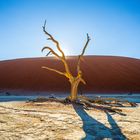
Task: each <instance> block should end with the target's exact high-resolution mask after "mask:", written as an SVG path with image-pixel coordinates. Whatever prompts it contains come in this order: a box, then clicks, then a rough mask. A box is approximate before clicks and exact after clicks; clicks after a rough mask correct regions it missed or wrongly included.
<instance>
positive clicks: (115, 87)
mask: <svg viewBox="0 0 140 140" xmlns="http://www.w3.org/2000/svg"><path fill="white" fill-rule="evenodd" d="M67 61H68V63H69V65H70V67H71V71H72V73H73V74H74V75H76V64H77V57H67ZM42 66H48V67H51V68H55V69H58V70H60V71H64V67H63V64H62V62H61V61H60V60H58V59H55V58H53V57H48V58H26V59H16V60H7V61H0V89H1V90H3V89H9V90H10V89H18V90H28V91H52V92H53V91H55V92H57V91H59V92H61V91H63V92H69V91H70V84H69V83H68V80H67V79H66V78H65V77H63V76H61V75H58V74H57V73H54V72H51V71H48V70H45V69H42V68H41V67H42ZM81 69H82V70H83V76H84V79H85V81H86V83H87V85H86V86H84V85H82V84H81V85H80V88H79V89H80V90H82V91H83V92H100V93H105V92H106V93H109V92H110V93H124V92H127V93H130V92H133V93H134V92H137V93H138V92H139V93H140V60H139V59H133V58H127V57H115V56H84V58H83V60H82V62H81Z"/></svg>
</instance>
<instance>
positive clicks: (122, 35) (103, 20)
mask: <svg viewBox="0 0 140 140" xmlns="http://www.w3.org/2000/svg"><path fill="white" fill-rule="evenodd" d="M45 19H46V20H47V30H48V32H50V33H51V34H52V35H54V36H55V38H56V39H57V40H58V41H60V43H61V46H62V49H63V50H64V52H65V53H66V54H67V55H77V54H79V53H80V52H81V49H82V47H83V45H84V43H85V41H86V33H89V35H90V37H91V42H90V43H89V46H88V48H87V50H86V54H87V55H118V56H128V57H135V58H140V1H139V0H0V60H4V59H13V58H21V57H39V56H44V55H45V54H42V53H41V51H40V50H41V48H42V47H43V46H44V45H46V44H48V45H49V46H52V47H54V46H53V44H52V43H51V42H50V41H47V40H46V36H45V35H44V33H43V32H42V25H43V23H44V20H45ZM54 48H55V47H54Z"/></svg>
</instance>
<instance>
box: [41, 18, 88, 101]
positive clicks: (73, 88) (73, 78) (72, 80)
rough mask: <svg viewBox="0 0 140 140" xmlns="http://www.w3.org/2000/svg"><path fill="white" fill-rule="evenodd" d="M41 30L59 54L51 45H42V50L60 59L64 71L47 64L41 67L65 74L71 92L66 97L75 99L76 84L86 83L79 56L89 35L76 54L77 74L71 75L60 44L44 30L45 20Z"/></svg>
mask: <svg viewBox="0 0 140 140" xmlns="http://www.w3.org/2000/svg"><path fill="white" fill-rule="evenodd" d="M43 31H44V33H45V34H46V35H47V36H48V40H50V41H52V42H53V43H54V44H55V46H56V48H57V50H58V51H59V52H60V54H61V55H59V54H58V53H57V52H55V51H54V50H53V49H52V48H51V47H48V46H44V47H43V48H42V52H43V51H44V50H49V52H48V53H47V55H46V56H48V55H50V54H53V55H54V56H55V57H56V58H58V59H60V60H61V61H62V63H63V64H64V68H65V71H64V72H62V71H59V70H56V69H53V68H49V67H47V66H42V68H43V69H47V70H50V71H53V72H56V73H58V74H60V75H62V76H65V77H66V78H67V79H68V80H69V82H70V85H71V93H70V96H69V97H68V99H69V100H70V101H76V100H77V96H78V95H77V94H78V85H79V83H80V82H81V83H83V84H86V82H85V80H84V79H83V73H82V70H81V68H80V62H81V58H82V57H83V55H84V53H85V50H86V48H87V46H88V43H89V41H90V37H89V35H88V34H87V41H86V43H85V45H84V47H83V50H82V53H81V54H80V55H79V56H78V61H77V76H73V74H72V73H71V71H70V67H69V65H68V63H67V60H66V56H65V54H64V52H63V50H62V49H61V46H60V44H59V42H58V41H57V40H56V39H55V38H54V37H53V36H52V35H51V34H50V33H48V32H47V31H46V21H45V23H44V26H43Z"/></svg>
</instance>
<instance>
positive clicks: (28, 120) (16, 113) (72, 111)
mask: <svg viewBox="0 0 140 140" xmlns="http://www.w3.org/2000/svg"><path fill="white" fill-rule="evenodd" d="M122 109H123V113H125V114H126V116H121V115H119V114H112V113H105V112H103V111H99V110H96V109H91V110H86V111H85V110H83V109H82V108H81V107H80V106H72V105H63V104H60V103H55V102H53V103H51V102H47V103H26V102H0V140H81V139H83V140H94V139H99V140H100V139H107V138H108V139H109V140H111V139H115V140H119V139H130V140H140V105H139V106H138V107H136V108H128V107H127V108H122Z"/></svg>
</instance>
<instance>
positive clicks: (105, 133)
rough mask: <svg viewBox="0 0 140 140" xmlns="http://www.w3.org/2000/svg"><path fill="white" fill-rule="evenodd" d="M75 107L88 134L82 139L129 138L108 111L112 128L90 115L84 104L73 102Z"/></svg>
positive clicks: (108, 118)
mask: <svg viewBox="0 0 140 140" xmlns="http://www.w3.org/2000/svg"><path fill="white" fill-rule="evenodd" d="M73 108H74V110H75V112H76V113H77V114H78V116H79V117H80V118H81V120H82V121H83V130H84V132H85V134H86V136H85V137H84V138H83V139H82V140H103V139H105V138H108V139H109V140H126V139H127V138H126V137H125V135H124V134H123V133H122V132H121V129H120V128H119V126H118V125H117V123H116V121H115V120H114V119H113V117H112V116H111V115H110V114H109V113H108V112H105V113H106V115H107V120H108V122H109V124H110V126H111V128H109V127H107V126H105V125H104V124H103V123H101V122H99V121H97V120H96V119H94V118H93V117H91V116H89V115H88V114H87V112H86V111H85V110H84V108H83V106H82V105H77V104H73Z"/></svg>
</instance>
